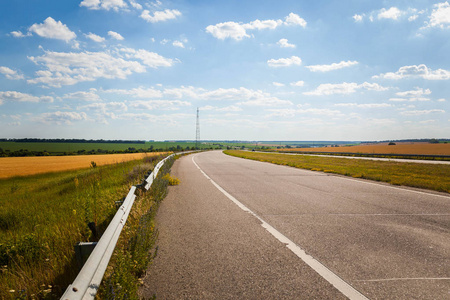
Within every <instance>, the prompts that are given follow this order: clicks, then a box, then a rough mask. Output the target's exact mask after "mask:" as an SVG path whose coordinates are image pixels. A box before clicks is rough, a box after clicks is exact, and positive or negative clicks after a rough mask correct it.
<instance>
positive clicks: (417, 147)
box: [289, 143, 450, 155]
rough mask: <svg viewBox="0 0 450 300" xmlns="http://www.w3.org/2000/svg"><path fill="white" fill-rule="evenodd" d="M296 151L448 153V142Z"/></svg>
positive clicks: (449, 150)
mask: <svg viewBox="0 0 450 300" xmlns="http://www.w3.org/2000/svg"><path fill="white" fill-rule="evenodd" d="M289 151H292V152H294V151H298V152H349V153H364V154H418V155H450V144H430V143H404V144H403V143H399V144H397V145H391V146H389V145H388V144H379V145H358V146H344V147H321V148H293V149H289Z"/></svg>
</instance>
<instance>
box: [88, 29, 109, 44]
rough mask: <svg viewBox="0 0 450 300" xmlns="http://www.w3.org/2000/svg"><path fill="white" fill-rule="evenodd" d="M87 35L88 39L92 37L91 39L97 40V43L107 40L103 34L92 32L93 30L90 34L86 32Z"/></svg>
mask: <svg viewBox="0 0 450 300" xmlns="http://www.w3.org/2000/svg"><path fill="white" fill-rule="evenodd" d="M85 36H86V37H87V38H88V39H91V40H93V41H94V42H97V43H103V42H104V41H105V38H104V37H101V36H99V35H96V34H94V33H91V32H89V34H85Z"/></svg>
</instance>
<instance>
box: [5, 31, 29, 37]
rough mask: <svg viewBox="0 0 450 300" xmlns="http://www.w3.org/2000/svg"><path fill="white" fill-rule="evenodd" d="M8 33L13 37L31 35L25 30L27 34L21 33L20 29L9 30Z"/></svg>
mask: <svg viewBox="0 0 450 300" xmlns="http://www.w3.org/2000/svg"><path fill="white" fill-rule="evenodd" d="M10 33H11V35H12V36H13V37H16V38H23V37H27V36H32V34H31V32H27V34H23V33H22V31H20V30H17V31H11V32H10Z"/></svg>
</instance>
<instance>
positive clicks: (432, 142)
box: [430, 139, 439, 144]
mask: <svg viewBox="0 0 450 300" xmlns="http://www.w3.org/2000/svg"><path fill="white" fill-rule="evenodd" d="M430 143H431V144H439V140H437V139H431V140H430Z"/></svg>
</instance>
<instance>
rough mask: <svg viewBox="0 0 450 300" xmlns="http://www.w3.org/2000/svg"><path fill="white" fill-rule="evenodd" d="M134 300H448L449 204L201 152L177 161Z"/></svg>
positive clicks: (429, 195)
mask: <svg viewBox="0 0 450 300" xmlns="http://www.w3.org/2000/svg"><path fill="white" fill-rule="evenodd" d="M172 175H173V176H176V177H178V178H179V179H180V180H181V184H180V185H179V186H175V187H171V188H170V190H169V195H168V196H167V198H166V199H165V200H164V201H163V203H162V205H161V207H160V210H159V213H158V217H157V222H158V229H159V240H158V255H157V257H156V259H155V261H154V263H153V264H152V265H151V266H150V267H149V270H148V272H147V276H146V278H145V281H144V286H143V287H142V288H141V295H142V296H143V297H151V296H153V295H156V297H157V299H236V298H238V299H345V298H350V299H367V298H368V299H450V196H449V195H447V194H439V193H434V192H428V191H422V190H418V189H409V188H400V187H393V186H390V185H387V184H380V183H373V182H370V181H364V180H356V179H351V178H347V177H342V176H337V175H332V174H328V173H327V174H325V173H319V172H311V171H306V170H301V169H295V168H290V167H285V166H278V165H272V164H268V163H262V162H256V161H251V160H244V159H240V158H235V157H230V156H227V155H225V154H223V153H222V152H219V151H215V152H205V153H199V154H195V155H189V156H185V157H182V158H181V159H179V160H177V161H176V162H175V164H174V166H173V168H172Z"/></svg>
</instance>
